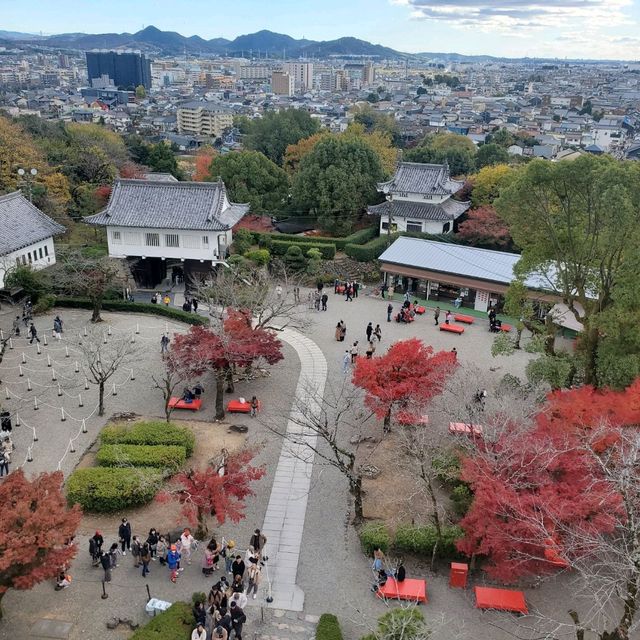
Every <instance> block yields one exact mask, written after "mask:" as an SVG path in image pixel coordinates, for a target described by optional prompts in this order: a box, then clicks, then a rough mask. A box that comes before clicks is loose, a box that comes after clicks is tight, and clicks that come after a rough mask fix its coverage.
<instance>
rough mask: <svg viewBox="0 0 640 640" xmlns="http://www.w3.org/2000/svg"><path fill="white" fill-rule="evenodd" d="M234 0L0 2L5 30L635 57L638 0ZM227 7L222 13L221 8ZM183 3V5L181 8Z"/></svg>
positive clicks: (639, 50) (639, 47)
mask: <svg viewBox="0 0 640 640" xmlns="http://www.w3.org/2000/svg"><path fill="white" fill-rule="evenodd" d="M301 5H302V3H299V2H296V1H295V0H274V1H273V2H271V3H264V2H258V0H239V1H237V2H235V3H233V4H229V5H226V4H225V6H224V7H212V5H211V3H210V2H205V0H189V1H188V2H187V3H185V4H184V5H182V9H183V10H182V11H180V12H179V13H178V12H172V11H171V9H172V8H175V2H171V1H170V0H156V1H155V2H151V0H137V1H136V2H135V3H131V2H130V1H129V2H125V0H112V2H111V3H110V5H109V7H110V11H109V15H104V12H102V11H99V10H98V8H97V5H95V4H94V3H92V2H83V3H78V2H77V1H74V0H59V1H58V2H56V3H55V5H54V4H53V3H50V2H46V1H44V0H33V1H32V2H31V3H29V5H17V4H16V5H13V6H9V7H5V8H4V10H3V21H2V25H1V26H2V29H5V30H11V31H22V32H28V33H44V34H46V35H50V34H54V33H55V34H58V33H70V32H84V33H108V32H115V33H121V32H132V33H133V32H136V31H139V30H140V29H142V28H144V27H146V26H149V25H154V26H156V27H158V28H159V29H162V30H166V31H177V32H179V33H181V34H182V35H185V36H191V35H198V36H201V37H203V38H207V39H209V38H216V37H224V38H228V39H233V38H235V37H236V36H239V35H243V34H246V33H253V32H256V31H260V30H262V29H268V30H271V31H275V32H278V33H286V34H288V35H290V36H292V37H294V38H303V37H305V38H309V39H312V40H333V39H336V38H340V37H343V36H354V37H357V38H361V39H363V40H368V41H370V42H372V43H374V44H381V45H384V46H388V47H391V48H394V49H396V50H398V51H404V52H408V53H417V52H421V51H440V52H447V53H448V52H457V53H462V54H471V55H480V54H487V55H495V56H507V57H525V56H526V57H560V58H564V57H569V58H590V59H598V58H618V59H626V60H633V59H640V37H639V36H638V35H637V33H638V25H639V23H640V0H545V2H544V3H538V4H534V3H527V2H523V1H522V0H492V1H491V2H489V1H487V0H484V1H483V0H428V1H427V0H350V1H349V2H346V3H345V2H341V1H340V0H325V2H322V3H316V4H309V3H304V5H305V6H301ZM221 8H224V16H223V17H221V16H220V9H221ZM184 9H189V11H185V10H184Z"/></svg>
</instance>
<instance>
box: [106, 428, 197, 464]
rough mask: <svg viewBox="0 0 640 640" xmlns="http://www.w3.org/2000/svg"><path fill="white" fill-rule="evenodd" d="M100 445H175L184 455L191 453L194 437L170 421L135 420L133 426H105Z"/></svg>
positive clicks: (187, 430)
mask: <svg viewBox="0 0 640 640" xmlns="http://www.w3.org/2000/svg"><path fill="white" fill-rule="evenodd" d="M100 441H101V443H102V445H103V446H104V445H107V444H138V445H156V446H157V445H168V446H170V445H175V446H178V447H183V448H184V449H185V453H186V457H187V458H189V457H190V456H191V455H192V454H193V448H194V446H195V438H194V436H193V433H191V431H189V429H186V428H185V427H178V426H176V425H175V424H172V423H171V422H169V423H167V422H161V421H160V420H157V421H153V420H152V421H148V422H136V423H135V424H134V425H133V426H115V425H109V426H106V427H105V428H104V429H103V430H102V431H101V432H100Z"/></svg>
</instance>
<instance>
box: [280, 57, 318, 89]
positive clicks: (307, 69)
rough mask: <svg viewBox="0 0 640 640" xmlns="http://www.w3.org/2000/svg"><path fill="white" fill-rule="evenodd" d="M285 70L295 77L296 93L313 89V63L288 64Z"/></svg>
mask: <svg viewBox="0 0 640 640" xmlns="http://www.w3.org/2000/svg"><path fill="white" fill-rule="evenodd" d="M283 70H284V71H285V72H286V73H288V74H289V75H290V76H292V77H293V81H294V87H295V89H296V91H307V90H309V89H311V88H313V62H287V63H286V64H285V65H284V69H283Z"/></svg>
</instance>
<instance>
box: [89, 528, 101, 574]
mask: <svg viewBox="0 0 640 640" xmlns="http://www.w3.org/2000/svg"><path fill="white" fill-rule="evenodd" d="M92 542H93V544H91V543H92ZM103 544H104V538H103V537H102V534H101V533H100V532H99V531H96V532H95V533H94V534H93V536H92V537H91V540H89V553H91V559H92V560H93V566H94V567H97V566H98V564H99V563H100V558H101V557H102V545H103Z"/></svg>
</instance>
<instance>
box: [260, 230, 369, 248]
mask: <svg viewBox="0 0 640 640" xmlns="http://www.w3.org/2000/svg"><path fill="white" fill-rule="evenodd" d="M251 233H252V234H253V239H254V242H256V243H257V244H259V245H261V246H262V245H265V244H268V242H266V241H268V240H271V241H273V240H284V241H287V240H294V241H296V242H298V243H299V244H334V245H335V246H336V248H337V249H338V250H339V251H342V250H343V249H344V248H345V247H346V246H347V245H348V244H364V243H365V242H368V241H369V240H371V239H372V238H375V237H376V236H377V235H378V227H377V226H375V227H366V228H365V229H360V230H359V231H354V232H353V233H352V234H351V235H348V236H344V237H342V238H328V237H324V236H296V235H287V234H284V233H265V232H261V231H252V232H251Z"/></svg>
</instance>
